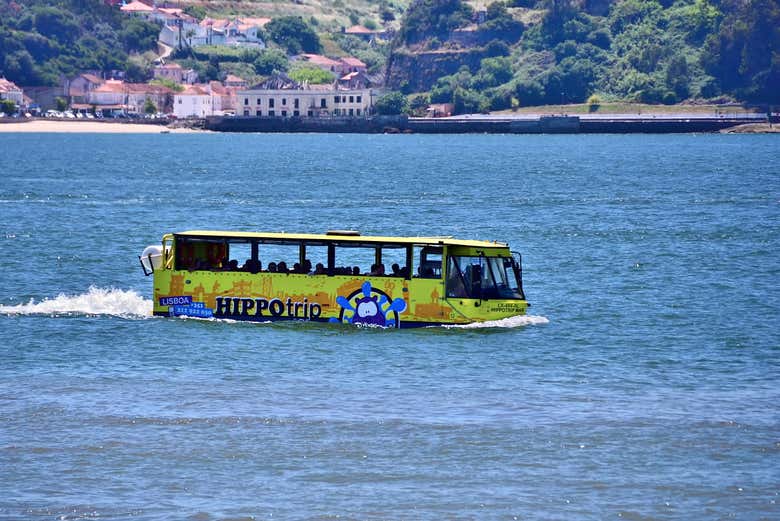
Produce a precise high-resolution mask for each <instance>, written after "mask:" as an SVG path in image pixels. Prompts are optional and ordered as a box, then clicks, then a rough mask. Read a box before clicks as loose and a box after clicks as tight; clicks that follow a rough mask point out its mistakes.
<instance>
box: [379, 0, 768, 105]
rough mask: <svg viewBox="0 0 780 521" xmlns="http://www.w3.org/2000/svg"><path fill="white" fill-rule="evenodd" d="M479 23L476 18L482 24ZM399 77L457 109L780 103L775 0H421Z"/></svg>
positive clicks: (399, 41) (392, 75) (400, 45)
mask: <svg viewBox="0 0 780 521" xmlns="http://www.w3.org/2000/svg"><path fill="white" fill-rule="evenodd" d="M480 19H481V22H480V23H475V22H476V21H477V20H480ZM394 44H395V48H394V50H393V53H392V55H391V57H390V60H389V66H388V83H389V84H390V86H392V87H393V88H397V89H400V90H401V91H402V92H404V93H407V94H412V93H415V92H417V93H422V94H421V95H422V96H427V97H428V98H429V99H430V101H431V102H441V103H445V102H446V103H454V104H455V110H456V112H476V111H487V110H500V109H506V108H510V107H512V106H517V105H542V104H559V103H582V102H585V101H586V100H588V98H591V97H592V98H591V99H592V100H594V99H597V100H628V101H639V102H644V103H667V104H669V103H679V102H683V101H690V102H695V101H697V100H700V101H701V100H709V101H716V102H717V101H722V100H732V99H734V100H741V101H747V102H752V103H780V4H778V2H777V1H776V0H746V1H742V0H677V1H672V0H661V1H657V0H618V1H597V0H596V1H590V0H582V1H576V0H539V1H537V2H535V1H534V0H511V3H503V2H494V3H491V4H489V5H488V6H487V9H486V11H485V12H483V13H477V12H474V10H473V8H472V7H471V6H470V5H469V4H467V3H465V2H463V1H461V0H419V1H417V2H415V3H414V4H413V5H412V6H410V8H409V10H408V11H407V12H406V14H405V16H404V17H403V20H402V23H401V29H400V31H399V33H398V36H397V38H396V40H395V42H394Z"/></svg>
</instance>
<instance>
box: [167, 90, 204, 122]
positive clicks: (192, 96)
mask: <svg viewBox="0 0 780 521" xmlns="http://www.w3.org/2000/svg"><path fill="white" fill-rule="evenodd" d="M213 114H214V101H213V99H212V93H211V92H210V89H209V88H208V86H205V87H203V86H200V85H189V86H187V87H186V88H185V89H184V90H183V91H182V92H179V93H177V94H175V95H174V96H173V115H174V116H176V117H177V118H189V117H198V118H205V117H206V116H212V115H213Z"/></svg>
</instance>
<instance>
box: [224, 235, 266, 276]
mask: <svg viewBox="0 0 780 521" xmlns="http://www.w3.org/2000/svg"><path fill="white" fill-rule="evenodd" d="M227 258H228V261H227V265H226V266H225V271H249V272H252V273H257V272H258V271H260V266H259V264H256V262H258V261H257V259H253V258H252V244H251V243H250V242H248V241H230V242H228V251H227Z"/></svg>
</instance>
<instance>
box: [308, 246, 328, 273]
mask: <svg viewBox="0 0 780 521" xmlns="http://www.w3.org/2000/svg"><path fill="white" fill-rule="evenodd" d="M304 264H305V265H306V266H305V267H307V269H308V270H309V273H310V274H312V275H325V274H327V270H328V247H327V246H312V245H309V244H307V245H306V258H305V259H304Z"/></svg>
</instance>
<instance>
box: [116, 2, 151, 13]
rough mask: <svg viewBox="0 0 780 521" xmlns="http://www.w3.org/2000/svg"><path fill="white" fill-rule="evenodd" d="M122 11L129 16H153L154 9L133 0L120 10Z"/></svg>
mask: <svg viewBox="0 0 780 521" xmlns="http://www.w3.org/2000/svg"><path fill="white" fill-rule="evenodd" d="M119 10H120V11H122V12H123V13H127V14H136V15H147V14H152V12H153V11H154V7H152V6H150V5H147V4H145V3H143V2H141V1H139V0H133V1H132V2H130V3H129V4H125V5H123V6H122V7H120V8H119Z"/></svg>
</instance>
